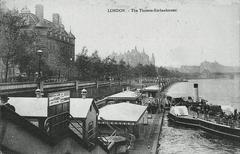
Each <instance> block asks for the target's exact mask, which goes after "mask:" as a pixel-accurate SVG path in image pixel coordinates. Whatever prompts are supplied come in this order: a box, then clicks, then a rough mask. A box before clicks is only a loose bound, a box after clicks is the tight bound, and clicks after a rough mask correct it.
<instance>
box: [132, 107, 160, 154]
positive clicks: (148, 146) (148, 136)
mask: <svg viewBox="0 0 240 154" xmlns="http://www.w3.org/2000/svg"><path fill="white" fill-rule="evenodd" d="M163 115H164V113H162V112H161V113H159V114H153V115H152V118H151V119H148V120H149V121H148V122H149V124H148V125H145V126H144V127H145V128H144V129H145V131H144V138H141V139H137V140H136V141H135V145H134V149H132V150H130V151H129V154H156V150H157V148H158V139H159V134H160V130H161V125H162V118H163Z"/></svg>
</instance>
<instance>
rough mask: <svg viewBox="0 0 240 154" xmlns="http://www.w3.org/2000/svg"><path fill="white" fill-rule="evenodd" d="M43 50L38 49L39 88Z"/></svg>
mask: <svg viewBox="0 0 240 154" xmlns="http://www.w3.org/2000/svg"><path fill="white" fill-rule="evenodd" d="M42 53H43V51H42V50H37V55H38V88H39V89H40V82H41V56H42Z"/></svg>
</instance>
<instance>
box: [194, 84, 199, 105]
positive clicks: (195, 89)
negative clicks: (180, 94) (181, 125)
mask: <svg viewBox="0 0 240 154" xmlns="http://www.w3.org/2000/svg"><path fill="white" fill-rule="evenodd" d="M193 88H194V102H199V95H198V84H197V83H194V85H193Z"/></svg>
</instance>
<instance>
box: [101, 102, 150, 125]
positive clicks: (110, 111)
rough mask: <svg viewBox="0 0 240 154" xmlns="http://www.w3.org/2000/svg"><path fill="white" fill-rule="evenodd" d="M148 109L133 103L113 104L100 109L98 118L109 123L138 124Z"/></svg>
mask: <svg viewBox="0 0 240 154" xmlns="http://www.w3.org/2000/svg"><path fill="white" fill-rule="evenodd" d="M146 109H147V106H142V105H137V104H132V103H118V104H111V105H107V106H104V107H103V108H101V109H99V116H98V118H99V120H100V121H101V118H103V119H104V120H107V121H127V122H138V120H139V119H140V118H141V117H142V116H143V114H144V112H145V111H146Z"/></svg>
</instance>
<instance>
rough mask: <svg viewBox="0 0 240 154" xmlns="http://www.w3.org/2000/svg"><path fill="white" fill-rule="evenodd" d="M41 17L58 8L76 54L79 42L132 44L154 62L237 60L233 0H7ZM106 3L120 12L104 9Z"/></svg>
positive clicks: (109, 46) (106, 46)
mask: <svg viewBox="0 0 240 154" xmlns="http://www.w3.org/2000/svg"><path fill="white" fill-rule="evenodd" d="M39 3H40V4H43V5H44V17H45V18H46V19H48V20H52V13H60V15H61V17H62V22H63V24H64V25H65V28H66V29H67V31H69V30H70V26H71V30H72V32H73V33H74V35H75V36H76V45H75V46H76V47H75V49H76V54H77V53H79V52H80V51H81V48H82V47H83V46H87V48H88V49H89V51H90V53H91V52H93V51H94V50H98V51H99V54H100V55H101V56H107V55H109V54H110V53H112V52H113V51H115V52H126V51H127V50H129V49H133V48H134V47H135V46H137V48H138V49H139V50H142V49H143V48H144V49H145V52H146V53H147V54H148V55H151V54H152V53H154V55H155V59H156V65H157V66H160V65H162V66H180V65H199V64H200V63H201V62H202V61H204V60H208V61H215V60H216V61H218V62H219V63H221V64H224V65H232V66H239V62H240V56H239V51H240V50H239V48H240V47H239V46H240V37H239V36H240V29H239V27H240V26H239V25H240V24H239V23H240V22H239V19H240V18H239V15H240V7H239V2H238V0H234V1H233V0H232V1H231V0H179V1H177V0H143V1H141V2H140V1H139V0H131V1H129V0H7V6H8V7H10V8H13V7H15V8H17V9H19V10H20V9H21V8H23V7H24V6H25V5H27V6H28V8H29V9H30V10H31V12H32V13H35V8H34V6H35V4H39ZM111 8H119V9H125V10H126V12H125V13H109V12H108V11H107V10H108V9H111ZM132 8H135V9H141V8H144V9H154V8H156V9H165V8H167V9H176V10H177V12H147V13H146V12H145V13H143V12H142V13H140V12H138V13H133V12H131V9H132Z"/></svg>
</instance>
